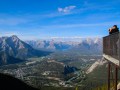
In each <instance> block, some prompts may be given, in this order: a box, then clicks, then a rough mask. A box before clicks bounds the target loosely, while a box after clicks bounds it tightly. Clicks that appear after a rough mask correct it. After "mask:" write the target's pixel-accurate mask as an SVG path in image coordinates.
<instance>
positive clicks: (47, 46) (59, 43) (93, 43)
mask: <svg viewBox="0 0 120 90" xmlns="http://www.w3.org/2000/svg"><path fill="white" fill-rule="evenodd" d="M25 42H26V43H28V44H29V45H31V46H32V47H34V48H35V49H40V50H41V49H44V50H50V51H68V52H71V51H74V52H80V53H81V54H101V53H102V39H101V38H79V39H78V40H75V41H73V40H70V39H69V40H67V41H64V39H63V40H62V39H59V40H54V39H52V40H30V41H25Z"/></svg>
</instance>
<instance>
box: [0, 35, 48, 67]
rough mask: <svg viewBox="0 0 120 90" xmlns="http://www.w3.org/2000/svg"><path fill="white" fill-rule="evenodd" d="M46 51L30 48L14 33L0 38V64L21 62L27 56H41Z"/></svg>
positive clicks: (45, 53)
mask: <svg viewBox="0 0 120 90" xmlns="http://www.w3.org/2000/svg"><path fill="white" fill-rule="evenodd" d="M48 53H49V52H45V51H40V50H36V49H34V48H32V47H31V46H30V45H29V44H27V43H25V42H23V41H22V40H20V39H19V38H18V37H17V36H16V35H13V36H11V37H1V38H0V65H3V64H11V63H16V62H21V61H24V60H25V59H27V58H29V57H37V56H43V55H47V54H48Z"/></svg>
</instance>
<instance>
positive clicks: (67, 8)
mask: <svg viewBox="0 0 120 90" xmlns="http://www.w3.org/2000/svg"><path fill="white" fill-rule="evenodd" d="M75 8H76V6H68V7H65V8H58V12H62V13H70V12H71V11H72V10H73V9H75Z"/></svg>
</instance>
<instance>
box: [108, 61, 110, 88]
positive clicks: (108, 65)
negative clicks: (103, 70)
mask: <svg viewBox="0 0 120 90" xmlns="http://www.w3.org/2000/svg"><path fill="white" fill-rule="evenodd" d="M108 90H110V62H108Z"/></svg>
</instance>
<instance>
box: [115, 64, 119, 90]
mask: <svg viewBox="0 0 120 90" xmlns="http://www.w3.org/2000/svg"><path fill="white" fill-rule="evenodd" d="M117 80H118V67H117V66H116V65H115V90H117V83H118V82H117Z"/></svg>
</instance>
